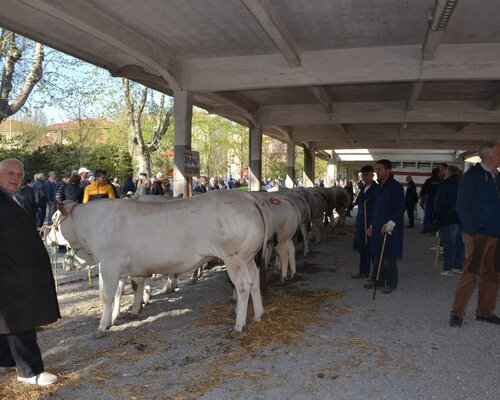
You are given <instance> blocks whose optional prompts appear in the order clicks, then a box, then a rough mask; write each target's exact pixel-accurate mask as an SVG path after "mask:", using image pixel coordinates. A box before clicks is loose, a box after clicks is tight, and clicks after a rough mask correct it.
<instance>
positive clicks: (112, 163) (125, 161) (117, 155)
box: [86, 145, 133, 182]
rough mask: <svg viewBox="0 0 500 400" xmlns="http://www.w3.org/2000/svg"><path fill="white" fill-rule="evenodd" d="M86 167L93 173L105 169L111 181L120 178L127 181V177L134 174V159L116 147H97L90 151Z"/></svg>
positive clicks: (121, 180)
mask: <svg viewBox="0 0 500 400" xmlns="http://www.w3.org/2000/svg"><path fill="white" fill-rule="evenodd" d="M88 154H89V159H88V161H87V164H86V167H87V168H88V169H90V170H91V171H95V170H96V169H104V170H106V172H107V173H108V177H109V178H110V179H113V178H115V177H116V178H118V180H119V181H120V182H123V181H125V178H126V177H127V175H132V174H133V167H132V157H131V155H130V153H128V152H126V151H123V150H119V149H117V148H116V147H114V146H109V145H97V146H95V147H93V148H92V149H90V150H89V153H88Z"/></svg>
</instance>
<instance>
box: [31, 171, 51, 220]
mask: <svg viewBox="0 0 500 400" xmlns="http://www.w3.org/2000/svg"><path fill="white" fill-rule="evenodd" d="M33 191H34V192H35V202H36V226H37V227H38V228H41V227H42V226H43V224H44V222H45V217H46V215H47V202H48V199H47V193H46V192H45V175H44V174H43V172H39V173H38V174H35V182H33Z"/></svg>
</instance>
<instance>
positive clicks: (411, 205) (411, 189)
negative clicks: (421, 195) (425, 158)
mask: <svg viewBox="0 0 500 400" xmlns="http://www.w3.org/2000/svg"><path fill="white" fill-rule="evenodd" d="M417 202H418V194H417V186H416V185H415V182H413V178H412V177H411V175H408V176H407V177H406V192H405V203H406V214H408V226H407V228H414V227H415V204H417Z"/></svg>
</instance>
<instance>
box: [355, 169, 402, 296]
mask: <svg viewBox="0 0 500 400" xmlns="http://www.w3.org/2000/svg"><path fill="white" fill-rule="evenodd" d="M391 169H392V165H391V162H390V161H389V160H379V161H377V163H376V165H375V171H376V172H377V179H378V183H379V187H378V189H377V190H376V192H375V207H374V211H373V216H372V217H371V218H370V222H369V226H370V227H369V228H368V236H369V237H370V251H371V254H373V255H374V256H375V257H377V258H376V259H375V266H378V263H379V258H380V254H381V250H382V244H383V241H384V236H386V235H387V238H386V245H385V251H384V256H383V258H382V266H381V276H380V279H379V280H378V281H377V280H376V277H377V268H374V271H373V273H372V276H371V282H368V283H367V284H366V285H364V287H365V288H367V289H371V288H373V287H374V285H377V286H385V288H384V289H383V290H382V293H384V294H390V293H392V292H393V291H394V290H396V289H397V287H398V280H399V276H398V263H397V259H398V258H401V257H402V255H403V228H404V219H403V215H404V212H405V209H406V206H405V198H404V189H403V186H401V184H400V183H399V182H398V181H396V180H395V179H394V176H393V175H392V174H391Z"/></svg>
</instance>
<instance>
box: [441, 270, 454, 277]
mask: <svg viewBox="0 0 500 400" xmlns="http://www.w3.org/2000/svg"><path fill="white" fill-rule="evenodd" d="M441 275H443V276H453V272H451V271H443V272H441Z"/></svg>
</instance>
